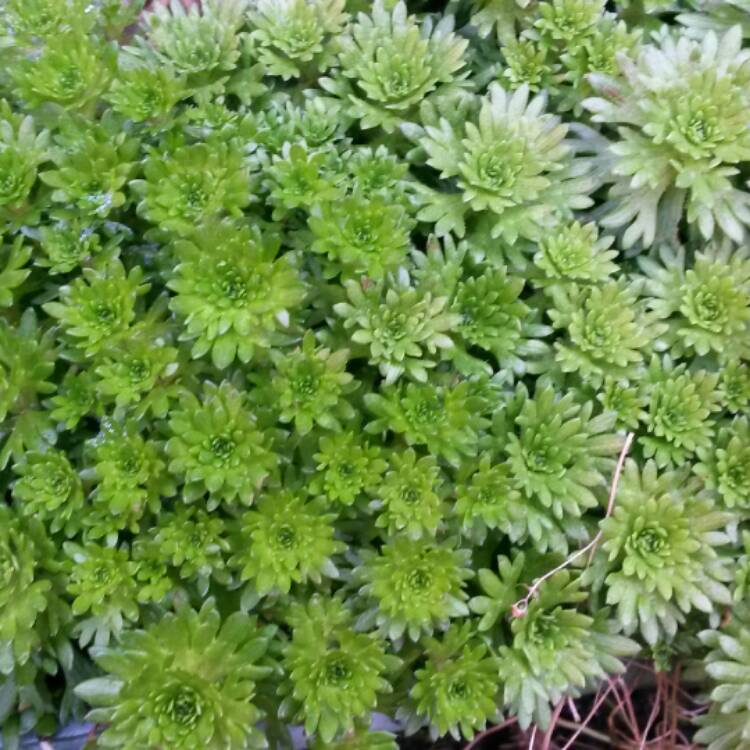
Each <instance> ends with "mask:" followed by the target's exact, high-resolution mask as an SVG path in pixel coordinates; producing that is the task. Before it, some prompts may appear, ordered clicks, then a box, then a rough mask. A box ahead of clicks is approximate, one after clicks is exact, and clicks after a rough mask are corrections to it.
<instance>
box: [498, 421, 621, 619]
mask: <svg viewBox="0 0 750 750" xmlns="http://www.w3.org/2000/svg"><path fill="white" fill-rule="evenodd" d="M633 438H635V434H634V433H632V432H629V433H628V434H627V436H626V437H625V442H624V443H623V445H622V450H621V451H620V456H619V458H618V459H617V466H615V473H614V475H613V476H612V484H611V485H610V488H609V500H608V502H607V512H606V513H605V514H604V518H605V519H606V518H609V516H610V515H612V511H613V510H614V507H615V497H616V496H617V485H618V484H619V482H620V475H621V474H622V468H623V466H624V465H625V459H626V458H627V455H628V451H629V450H630V446H631V444H632V443H633ZM601 538H602V531H601V530H599V532H598V533H597V534H596V536H595V537H594V538H593V539H592V540H591V541H590V542H589V543H588V544H587V545H585V546H584V547H581V549H579V550H577V551H576V552H574V553H573V554H572V555H570V556H569V557H567V558H566V559H565V560H563V561H562V562H561V563H560V564H559V565H557V566H555V567H554V568H552V570H548V571H547V572H546V573H545V574H544V575H543V576H540V577H539V578H537V579H536V580H535V581H534V583H533V584H532V585H531V586H530V587H529V590H528V593H527V594H526V596H524V597H523V599H519V600H518V601H517V602H516V603H515V604H514V605H513V606H512V607H511V608H510V609H511V613H512V614H513V617H523V616H524V615H525V614H526V610H527V609H528V606H529V602H530V601H531V598H532V597H533V596H536V593H537V591H539V587H540V586H541V585H542V584H543V583H544V582H545V581H546V580H547V579H548V578H551V577H552V576H553V575H555V573H559V572H560V571H561V570H564V569H565V568H567V567H568V565H570V564H571V563H572V562H574V561H575V560H577V559H578V558H579V557H581V555H585V554H586V553H587V552H589V551H590V552H591V554H592V555H593V553H594V550H595V549H596V545H597V544H599V541H600V540H601ZM589 562H591V556H589Z"/></svg>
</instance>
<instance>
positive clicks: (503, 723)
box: [464, 717, 517, 750]
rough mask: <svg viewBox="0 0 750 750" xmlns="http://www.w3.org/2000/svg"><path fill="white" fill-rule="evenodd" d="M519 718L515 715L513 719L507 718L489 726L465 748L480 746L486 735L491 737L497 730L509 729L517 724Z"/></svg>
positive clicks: (471, 749)
mask: <svg viewBox="0 0 750 750" xmlns="http://www.w3.org/2000/svg"><path fill="white" fill-rule="evenodd" d="M516 721H517V719H516V718H515V717H513V718H511V719H506V720H505V721H501V722H500V723H499V724H495V725H494V726H492V727H488V728H487V729H485V730H484V731H483V732H480V733H479V734H478V735H476V737H474V739H473V740H472V741H471V742H470V743H469V744H468V745H466V747H465V748H464V750H474V748H476V747H478V746H479V744H480V743H481V742H483V741H484V739H485V738H486V737H489V736H490V735H492V734H495V733H497V732H501V731H502V730H503V729H507V728H508V727H511V726H513V724H515V723H516Z"/></svg>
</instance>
